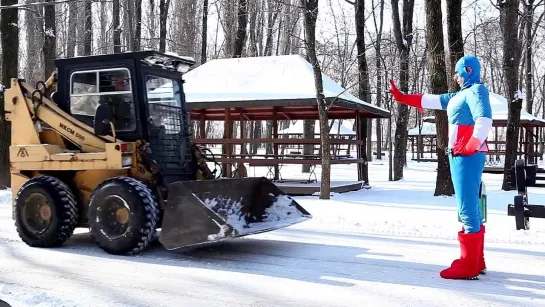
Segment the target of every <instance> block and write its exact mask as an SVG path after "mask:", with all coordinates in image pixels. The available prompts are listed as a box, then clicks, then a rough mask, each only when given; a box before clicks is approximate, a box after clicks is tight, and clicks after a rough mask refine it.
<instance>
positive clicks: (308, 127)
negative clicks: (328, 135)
mask: <svg viewBox="0 0 545 307" xmlns="http://www.w3.org/2000/svg"><path fill="white" fill-rule="evenodd" d="M315 125H316V121H315V120H305V121H303V138H305V139H311V138H314V137H315V136H314V130H315ZM312 154H314V144H305V145H303V155H305V156H306V155H312ZM301 167H302V169H301V171H302V172H303V173H310V164H303V165H302V166H301Z"/></svg>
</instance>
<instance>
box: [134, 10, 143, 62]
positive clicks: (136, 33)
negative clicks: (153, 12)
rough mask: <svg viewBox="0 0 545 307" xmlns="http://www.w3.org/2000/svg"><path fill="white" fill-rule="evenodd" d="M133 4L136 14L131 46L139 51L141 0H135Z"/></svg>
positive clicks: (140, 46) (140, 41) (140, 47)
mask: <svg viewBox="0 0 545 307" xmlns="http://www.w3.org/2000/svg"><path fill="white" fill-rule="evenodd" d="M134 5H135V15H136V17H135V18H136V22H135V24H136V25H135V27H136V29H135V30H134V39H133V46H134V51H140V50H141V49H142V0H136V2H135V4H134Z"/></svg>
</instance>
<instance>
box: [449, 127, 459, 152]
mask: <svg viewBox="0 0 545 307" xmlns="http://www.w3.org/2000/svg"><path fill="white" fill-rule="evenodd" d="M457 134H458V125H454V124H448V147H449V148H453V147H454V144H455V143H456V135H457Z"/></svg>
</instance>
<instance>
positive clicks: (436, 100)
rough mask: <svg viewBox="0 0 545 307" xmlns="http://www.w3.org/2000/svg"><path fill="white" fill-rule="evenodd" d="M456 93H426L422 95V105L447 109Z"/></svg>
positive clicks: (429, 107) (426, 107) (436, 108)
mask: <svg viewBox="0 0 545 307" xmlns="http://www.w3.org/2000/svg"><path fill="white" fill-rule="evenodd" d="M454 95H456V93H445V94H440V95H436V94H424V95H422V107H423V108H424V109H435V110H446V109H447V105H448V102H449V100H450V98H452V96H454Z"/></svg>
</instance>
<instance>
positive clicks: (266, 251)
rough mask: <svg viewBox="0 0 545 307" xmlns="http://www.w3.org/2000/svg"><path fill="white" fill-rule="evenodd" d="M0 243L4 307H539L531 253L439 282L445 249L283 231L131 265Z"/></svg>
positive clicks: (540, 255)
mask: <svg viewBox="0 0 545 307" xmlns="http://www.w3.org/2000/svg"><path fill="white" fill-rule="evenodd" d="M1 242H2V243H1V245H0V259H2V260H1V261H0V272H2V274H1V276H0V285H1V284H3V286H0V297H2V298H4V300H6V301H8V302H10V299H11V302H10V303H12V305H13V306H25V305H39V303H40V302H42V305H39V306H57V305H56V304H57V303H58V304H59V305H58V306H61V305H62V306H90V305H92V306H416V305H418V306H447V305H451V303H452V302H457V304H456V306H476V305H477V306H513V305H520V306H543V305H545V279H544V277H543V276H544V275H545V262H544V261H543V259H544V258H545V253H544V252H536V251H533V252H528V251H519V250H512V249H505V248H501V247H494V248H493V247H491V248H489V253H488V255H487V256H488V257H489V258H490V259H492V260H490V262H489V267H490V269H491V272H490V273H489V274H487V275H486V276H483V277H482V278H481V280H479V281H447V280H442V279H441V278H439V276H438V271H439V270H440V269H441V268H442V267H443V265H444V264H445V259H450V258H452V257H453V255H455V254H456V253H457V252H458V249H457V247H456V246H455V245H454V244H453V242H446V241H432V240H413V239H397V238H384V237H372V236H365V235H343V234H327V233H320V232H314V231H312V230H303V229H295V230H291V229H286V230H282V231H277V232H276V233H274V234H273V233H271V234H262V235H259V236H254V237H253V238H252V239H250V238H247V239H239V240H234V241H230V242H227V243H224V244H217V245H215V246H211V247H207V248H201V249H198V250H192V251H189V252H185V253H175V252H169V251H166V250H164V249H162V247H161V246H159V245H158V246H154V247H153V248H151V249H150V250H149V251H147V252H145V253H144V254H142V255H140V256H137V257H114V256H110V255H105V254H104V253H103V252H102V251H101V250H99V249H98V248H97V247H95V246H94V244H93V243H92V242H91V240H90V238H89V236H88V235H87V234H78V235H75V236H74V237H73V239H72V240H71V241H70V242H69V244H67V245H66V247H64V248H61V249H56V250H38V249H31V248H28V247H26V246H25V245H23V244H21V243H18V242H12V241H10V240H6V239H3V240H1ZM520 271H523V272H532V274H527V273H525V274H520V273H516V272H520ZM527 295H529V296H531V297H533V299H525V298H524V297H525V296H527Z"/></svg>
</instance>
